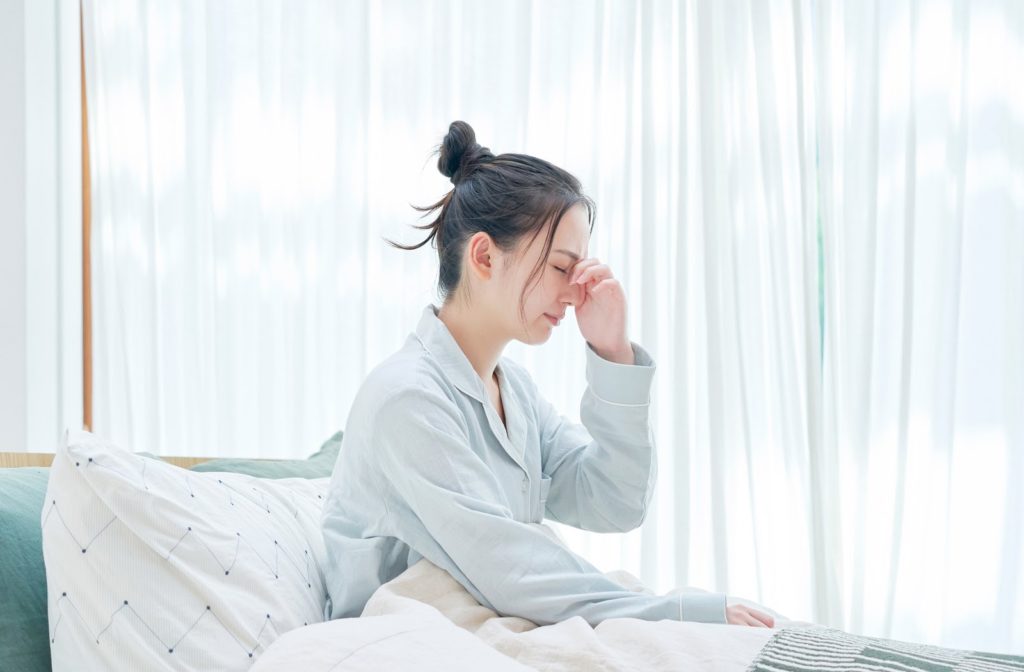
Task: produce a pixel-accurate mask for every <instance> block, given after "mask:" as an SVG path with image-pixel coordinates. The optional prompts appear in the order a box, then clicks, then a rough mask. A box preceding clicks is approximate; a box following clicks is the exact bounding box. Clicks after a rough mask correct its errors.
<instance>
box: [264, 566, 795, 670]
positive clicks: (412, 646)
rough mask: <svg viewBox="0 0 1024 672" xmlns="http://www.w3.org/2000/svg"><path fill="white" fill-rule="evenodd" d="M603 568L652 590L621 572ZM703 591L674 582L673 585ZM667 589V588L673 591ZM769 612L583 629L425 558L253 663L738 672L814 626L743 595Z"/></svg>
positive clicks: (621, 621) (613, 622) (272, 666)
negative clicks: (755, 623) (493, 594)
mask: <svg viewBox="0 0 1024 672" xmlns="http://www.w3.org/2000/svg"><path fill="white" fill-rule="evenodd" d="M608 576H610V577H612V578H613V579H614V580H616V581H618V582H619V583H621V584H622V585H624V586H626V587H627V588H629V589H631V590H637V591H641V592H651V591H650V590H649V589H648V588H646V587H645V586H644V585H643V584H642V583H641V582H640V581H639V580H638V579H636V578H635V577H633V576H632V575H630V574H628V573H627V572H623V571H616V572H608ZM687 590H700V589H696V588H681V589H677V591H687ZM677 591H673V592H677ZM727 604H730V605H732V604H747V605H750V606H752V607H754V608H756V609H760V610H761V611H764V612H765V613H769V614H771V615H772V616H774V617H775V629H769V628H755V627H748V626H738V625H721V624H712V623H693V622H679V621H669V620H663V621H643V620H639V619H633V618H614V619H609V620H606V621H604V622H602V623H600V624H599V625H598V626H597V627H596V628H592V627H590V625H588V624H587V622H586V621H584V620H583V619H582V618H579V617H576V618H571V619H569V620H566V621H562V622H561V623H557V624H553V625H547V626H540V627H538V626H536V625H535V624H534V623H532V622H530V621H528V620H525V619H522V618H517V617H501V616H498V615H497V614H496V613H495V612H494V611H492V610H490V609H488V608H486V607H483V606H481V605H480V604H479V603H477V602H476V600H474V599H473V597H472V596H471V595H470V594H469V593H468V592H467V591H466V590H465V589H464V588H463V587H462V586H461V585H460V584H459V583H458V582H457V581H455V580H454V579H453V578H452V577H451V575H449V574H448V573H447V572H446V571H444V570H443V569H440V568H438V567H437V566H436V565H434V564H432V563H431V562H429V561H428V560H426V559H422V560H420V561H419V562H417V563H416V564H415V565H413V566H411V567H409V569H407V570H406V571H405V572H403V573H402V574H401V575H399V576H397V577H395V578H394V579H393V580H391V581H389V582H388V583H385V584H384V585H382V586H381V587H380V588H378V589H377V591H376V592H375V593H374V594H373V595H372V596H371V597H370V600H369V601H368V602H367V604H366V607H365V609H364V610H363V614H362V616H361V617H360V618H346V619H337V620H333V621H328V622H326V623H318V624H315V625H310V626H306V627H302V628H299V629H296V630H292V631H291V632H288V633H286V634H284V635H282V636H281V637H279V638H278V639H277V640H276V641H274V643H273V644H271V645H270V647H269V648H268V649H267V650H266V651H265V652H264V653H263V655H262V656H260V658H259V659H258V660H257V662H256V664H255V665H254V666H253V668H252V669H253V670H283V669H289V670H302V672H321V671H327V670H331V671H332V672H340V671H342V670H373V671H374V672H376V671H378V670H486V671H487V672H501V671H503V670H529V669H537V670H558V671H559V672H562V671H566V672H569V671H576V670H586V671H588V672H590V671H593V670H653V671H658V670H708V671H711V672H742V671H743V670H746V668H747V667H748V666H749V665H750V663H751V662H752V661H753V660H754V658H755V657H756V655H757V653H758V651H760V649H761V647H763V646H764V644H765V643H766V642H767V641H768V640H769V639H770V638H771V636H772V635H773V634H774V633H775V632H776V629H778V628H780V627H783V626H785V627H796V626H802V627H814V624H813V623H807V622H805V621H793V620H790V619H787V618H785V617H783V616H782V615H781V614H778V613H777V612H775V611H773V610H771V609H769V608H766V607H764V606H762V605H759V604H757V603H755V602H751V601H749V600H745V599H741V598H733V597H728V599H727Z"/></svg>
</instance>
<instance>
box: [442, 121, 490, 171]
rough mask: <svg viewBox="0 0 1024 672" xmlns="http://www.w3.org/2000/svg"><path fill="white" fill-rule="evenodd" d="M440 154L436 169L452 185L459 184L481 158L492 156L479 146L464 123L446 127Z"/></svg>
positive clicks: (472, 132) (460, 122) (454, 122)
mask: <svg viewBox="0 0 1024 672" xmlns="http://www.w3.org/2000/svg"><path fill="white" fill-rule="evenodd" d="M440 154H441V155H440V157H438V159H437V169H438V170H440V171H441V174H442V175H444V176H445V177H448V178H451V181H452V184H458V183H459V182H461V181H462V178H463V177H464V176H465V175H467V174H469V172H470V171H471V169H472V167H473V166H474V165H475V164H476V163H478V162H479V160H480V159H481V158H485V157H491V156H493V155H492V154H491V151H490V150H489V149H488V148H486V147H481V146H480V143H478V142H477V141H476V133H475V132H474V131H473V127H472V126H470V125H469V124H467V123H466V122H464V121H453V122H452V123H451V124H450V125H449V126H448V134H447V135H445V136H444V140H442V141H441V149H440Z"/></svg>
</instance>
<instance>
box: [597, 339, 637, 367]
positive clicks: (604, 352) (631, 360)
mask: <svg viewBox="0 0 1024 672" xmlns="http://www.w3.org/2000/svg"><path fill="white" fill-rule="evenodd" d="M590 347H591V348H593V349H594V352H596V353H597V355H598V357H600V358H601V359H606V360H608V361H609V362H615V363H616V364H635V363H636V357H635V356H634V354H633V345H632V344H631V343H630V342H629V341H627V342H626V343H625V344H624V345H619V346H618V347H616V348H599V347H597V346H595V345H594V344H591V345H590Z"/></svg>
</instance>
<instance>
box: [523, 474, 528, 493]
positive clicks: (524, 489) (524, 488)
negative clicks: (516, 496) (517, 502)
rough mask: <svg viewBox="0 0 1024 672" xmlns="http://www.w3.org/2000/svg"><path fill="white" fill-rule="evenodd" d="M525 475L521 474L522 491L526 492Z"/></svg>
mask: <svg viewBox="0 0 1024 672" xmlns="http://www.w3.org/2000/svg"><path fill="white" fill-rule="evenodd" d="M526 480H527V479H526V476H523V492H526Z"/></svg>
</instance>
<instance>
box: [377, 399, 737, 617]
mask: <svg viewBox="0 0 1024 672" xmlns="http://www.w3.org/2000/svg"><path fill="white" fill-rule="evenodd" d="M371 425H372V427H373V429H374V434H373V436H374V441H373V445H372V449H373V451H374V454H373V459H374V460H375V461H376V462H377V463H378V464H379V466H380V469H381V470H382V472H383V475H384V481H383V482H384V483H385V484H386V487H388V488H389V489H390V490H391V492H389V493H387V496H386V497H385V501H387V502H389V505H388V510H387V514H386V521H385V523H384V529H385V530H386V531H387V533H388V534H390V535H393V536H395V537H398V538H400V539H402V540H403V541H405V543H407V544H408V545H409V546H410V547H411V548H413V549H415V550H416V551H417V552H418V553H419V554H420V555H422V556H423V557H425V558H427V559H428V560H430V561H431V562H433V563H434V564H435V565H437V566H439V567H442V568H443V569H445V570H446V571H448V572H449V573H450V574H451V575H452V576H453V577H454V578H455V579H456V580H457V581H459V582H460V583H461V584H462V585H463V586H465V588H466V589H467V590H468V591H469V592H470V593H471V594H472V595H473V597H474V598H476V599H477V600H478V601H479V602H480V603H481V604H484V605H485V606H489V607H491V608H492V609H494V610H495V611H497V612H498V613H500V614H503V615H514V616H520V617H523V618H526V619H529V620H531V621H533V622H535V623H537V624H540V625H546V624H551V623H556V622H560V621H563V620H566V619H568V618H572V617H574V616H579V617H581V618H583V619H584V620H586V621H587V622H588V623H590V624H591V625H597V624H598V623H600V622H601V621H603V620H605V619H608V618H617V617H632V618H640V619H645V620H652V621H654V620H661V619H671V620H712V621H715V622H724V615H723V616H722V618H719V619H717V620H716V619H714V618H700V617H707V616H709V614H707V613H705V612H701V611H700V610H699V609H696V610H693V609H694V606H695V605H696V603H691V602H690V601H689V600H688V599H686V598H689V597H690V596H685V598H684V596H683V595H662V596H657V595H648V594H644V593H639V592H634V591H630V590H627V589H625V588H623V587H622V586H620V585H619V584H617V583H615V582H614V581H612V580H611V579H609V578H608V577H606V576H605V575H604V574H602V573H601V572H600V571H599V570H598V569H597V568H596V567H594V566H593V565H591V564H590V563H588V562H587V561H586V560H584V559H583V558H581V557H579V556H578V555H576V554H574V553H573V552H572V551H570V550H569V549H567V548H565V547H564V546H562V545H561V544H560V543H559V542H558V541H557V540H556V539H555V538H554V537H553V536H549V534H548V532H547V531H545V530H544V529H543V526H542V525H538V524H533V523H525V522H521V521H518V520H516V519H515V518H514V517H513V515H512V513H511V511H510V509H509V507H508V505H507V504H506V502H505V499H504V497H505V496H504V494H503V491H502V489H501V486H500V484H499V483H498V482H497V480H496V478H495V475H494V474H493V472H492V471H491V470H490V469H488V467H487V465H486V464H485V463H484V462H483V461H482V460H481V458H480V457H479V456H478V455H477V454H476V453H475V452H474V451H473V450H472V448H471V446H470V443H469V438H468V433H467V427H466V425H465V419H464V417H463V416H462V415H460V413H459V411H458V408H457V407H456V406H455V405H454V403H453V402H452V400H451V399H450V398H448V397H447V396H446V395H445V394H444V393H443V391H441V390H432V389H425V388H422V387H420V388H418V389H411V390H399V391H397V392H395V393H393V394H392V395H391V396H390V397H389V398H388V399H387V400H386V401H385V402H384V403H382V404H381V406H380V407H379V410H378V412H377V417H375V418H373V419H372V421H371ZM688 610H693V611H688ZM711 616H715V614H711Z"/></svg>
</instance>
